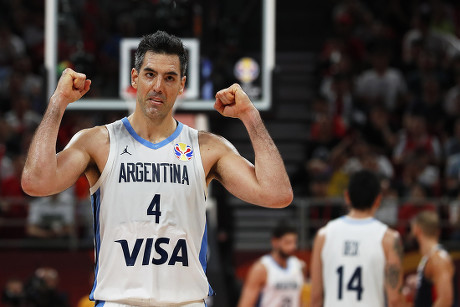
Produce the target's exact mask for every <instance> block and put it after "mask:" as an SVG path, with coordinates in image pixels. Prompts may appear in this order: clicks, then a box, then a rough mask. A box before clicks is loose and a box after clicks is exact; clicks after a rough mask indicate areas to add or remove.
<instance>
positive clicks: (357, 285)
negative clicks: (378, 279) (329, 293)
mask: <svg viewBox="0 0 460 307" xmlns="http://www.w3.org/2000/svg"><path fill="white" fill-rule="evenodd" d="M336 272H337V274H338V275H339V276H338V277H339V284H338V286H339V288H338V290H339V291H338V299H339V300H341V299H342V297H343V287H344V281H343V278H344V277H343V276H344V266H343V265H342V266H339V267H338V268H337V270H336ZM361 276H362V271H361V267H360V266H358V267H357V268H356V269H355V271H354V272H353V275H351V277H350V280H349V281H348V282H347V288H346V289H345V290H347V291H356V298H357V299H358V301H360V300H361V297H362V295H363V291H364V289H363V284H362V278H361Z"/></svg>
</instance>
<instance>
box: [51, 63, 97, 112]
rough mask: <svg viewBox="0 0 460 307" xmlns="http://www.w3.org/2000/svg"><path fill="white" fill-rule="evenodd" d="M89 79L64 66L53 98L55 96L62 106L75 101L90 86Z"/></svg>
mask: <svg viewBox="0 0 460 307" xmlns="http://www.w3.org/2000/svg"><path fill="white" fill-rule="evenodd" d="M90 85H91V80H89V79H86V75H85V74H81V73H78V72H76V71H74V70H72V69H70V68H66V69H65V70H64V71H63V72H62V75H61V78H60V79H59V82H58V85H57V87H56V90H55V91H54V94H53V98H55V99H56V98H57V100H58V101H59V103H60V104H61V105H62V106H63V107H67V105H68V104H69V103H72V102H74V101H77V100H78V99H80V98H81V97H83V95H85V94H86V93H87V92H88V91H89V88H90Z"/></svg>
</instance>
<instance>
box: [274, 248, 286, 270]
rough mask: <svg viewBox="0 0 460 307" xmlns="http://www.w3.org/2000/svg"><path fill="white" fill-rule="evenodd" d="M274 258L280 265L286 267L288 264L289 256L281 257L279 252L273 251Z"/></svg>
mask: <svg viewBox="0 0 460 307" xmlns="http://www.w3.org/2000/svg"><path fill="white" fill-rule="evenodd" d="M271 255H272V258H273V259H274V260H275V261H276V262H277V263H278V264H279V266H280V267H283V268H285V267H286V266H287V258H284V257H281V256H280V254H279V253H277V252H276V251H273V252H272V253H271Z"/></svg>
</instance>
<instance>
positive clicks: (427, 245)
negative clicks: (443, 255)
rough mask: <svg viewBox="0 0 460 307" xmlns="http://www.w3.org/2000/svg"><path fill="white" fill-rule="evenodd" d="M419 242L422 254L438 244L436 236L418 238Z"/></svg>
mask: <svg viewBox="0 0 460 307" xmlns="http://www.w3.org/2000/svg"><path fill="white" fill-rule="evenodd" d="M419 243H420V253H421V254H422V255H423V256H426V255H428V254H429V253H430V252H431V250H432V249H433V247H434V246H436V245H437V244H438V240H437V239H436V238H422V239H421V240H419Z"/></svg>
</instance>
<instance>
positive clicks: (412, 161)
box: [400, 149, 441, 197]
mask: <svg viewBox="0 0 460 307" xmlns="http://www.w3.org/2000/svg"><path fill="white" fill-rule="evenodd" d="M440 172H441V171H440V169H439V167H438V166H437V165H436V164H433V163H431V162H430V155H429V154H428V153H427V152H425V151H424V150H422V149H418V150H416V151H415V152H414V153H412V154H410V155H408V156H407V160H406V163H405V164H404V165H402V174H401V180H400V183H401V184H402V186H401V189H402V191H401V192H402V193H403V194H405V193H407V190H408V189H409V187H411V186H412V185H414V184H420V185H422V186H423V187H424V188H425V189H426V192H427V193H428V196H430V197H434V196H440V193H441V191H440V187H439V184H440Z"/></svg>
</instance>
